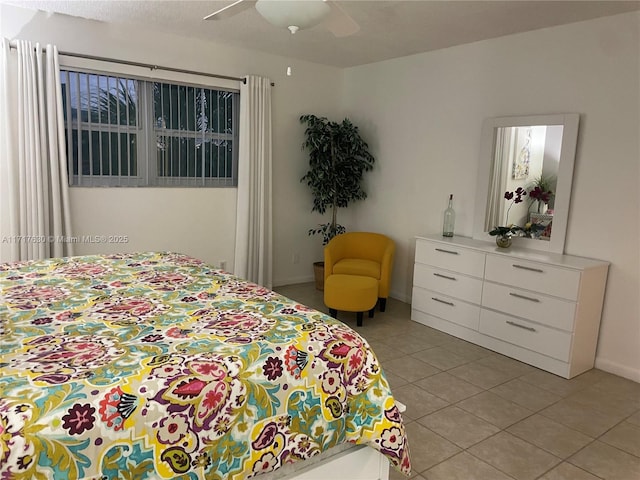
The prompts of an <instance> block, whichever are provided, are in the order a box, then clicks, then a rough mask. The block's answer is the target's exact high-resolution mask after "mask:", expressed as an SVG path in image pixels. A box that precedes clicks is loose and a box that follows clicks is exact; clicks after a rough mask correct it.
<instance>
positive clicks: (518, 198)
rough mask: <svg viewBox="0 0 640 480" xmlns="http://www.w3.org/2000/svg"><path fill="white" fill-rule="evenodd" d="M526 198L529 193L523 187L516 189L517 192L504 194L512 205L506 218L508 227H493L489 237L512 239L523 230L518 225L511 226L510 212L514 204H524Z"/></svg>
mask: <svg viewBox="0 0 640 480" xmlns="http://www.w3.org/2000/svg"><path fill="white" fill-rule="evenodd" d="M526 196H527V191H526V190H525V189H524V188H522V187H518V188H516V189H515V191H513V192H509V191H506V192H504V198H505V200H511V205H509V208H508V209H507V218H506V220H507V221H506V223H507V226H506V227H502V226H498V227H493V230H491V231H490V232H489V235H491V236H496V235H498V236H500V237H510V236H512V235H515V234H517V233H518V232H520V231H521V230H522V227H519V226H518V225H514V224H509V212H510V211H511V207H513V205H514V204H516V203H522V202H523V201H524V200H523V199H522V197H526Z"/></svg>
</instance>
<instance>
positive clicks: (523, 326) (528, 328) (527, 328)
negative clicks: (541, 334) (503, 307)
mask: <svg viewBox="0 0 640 480" xmlns="http://www.w3.org/2000/svg"><path fill="white" fill-rule="evenodd" d="M507 323H508V324H509V325H513V326H514V327H518V328H524V329H525V330H529V331H530V332H535V331H536V329H535V328H533V327H527V326H526V325H520V324H519V323H516V322H512V321H511V320H507Z"/></svg>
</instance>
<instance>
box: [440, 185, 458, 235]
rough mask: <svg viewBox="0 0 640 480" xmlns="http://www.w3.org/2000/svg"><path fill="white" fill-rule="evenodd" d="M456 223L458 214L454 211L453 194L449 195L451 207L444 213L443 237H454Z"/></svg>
mask: <svg viewBox="0 0 640 480" xmlns="http://www.w3.org/2000/svg"><path fill="white" fill-rule="evenodd" d="M455 222H456V212H455V210H454V209H453V193H452V194H450V195H449V206H448V207H447V209H446V210H445V211H444V221H443V222H442V236H443V237H453V228H454V225H455Z"/></svg>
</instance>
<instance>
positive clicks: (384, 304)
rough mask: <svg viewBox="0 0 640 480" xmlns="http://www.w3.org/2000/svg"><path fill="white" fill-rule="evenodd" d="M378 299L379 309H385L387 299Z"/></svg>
mask: <svg viewBox="0 0 640 480" xmlns="http://www.w3.org/2000/svg"><path fill="white" fill-rule="evenodd" d="M378 300H379V301H380V311H381V312H384V311H385V309H386V308H387V299H386V298H379V299H378Z"/></svg>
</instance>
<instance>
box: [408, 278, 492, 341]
mask: <svg viewBox="0 0 640 480" xmlns="http://www.w3.org/2000/svg"><path fill="white" fill-rule="evenodd" d="M411 307H412V308H414V309H416V310H420V311H421V312H424V313H428V314H429V315H433V316H435V317H440V318H442V319H444V320H448V321H450V322H453V323H457V324H458V325H462V326H463V327H467V328H471V329H473V330H478V319H479V317H480V307H479V306H478V305H472V304H470V303H466V302H463V301H461V300H458V299H457V298H453V297H449V296H447V295H442V294H440V293H437V292H434V291H431V290H425V289H424V288H420V287H413V296H412V299H411Z"/></svg>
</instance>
